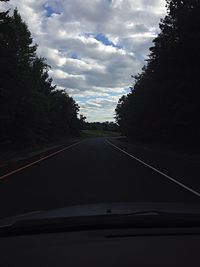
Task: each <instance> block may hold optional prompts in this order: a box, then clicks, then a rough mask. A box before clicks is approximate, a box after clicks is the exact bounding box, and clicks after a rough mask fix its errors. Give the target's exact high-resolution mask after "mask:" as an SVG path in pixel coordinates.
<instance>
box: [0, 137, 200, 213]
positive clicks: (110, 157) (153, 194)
mask: <svg viewBox="0 0 200 267" xmlns="http://www.w3.org/2000/svg"><path fill="white" fill-rule="evenodd" d="M113 140H114V139H112V138H111V139H109V141H110V142H111V143H113ZM38 159H39V157H38ZM174 178H176V177H174ZM127 201H131V202H146V201H147V202H199V201H200V198H199V197H198V196H197V195H195V194H194V193H192V192H190V191H188V190H186V189H184V188H183V187H181V186H180V185H178V184H176V183H174V182H173V181H171V180H169V179H167V178H166V177H164V176H163V175H162V174H159V173H158V172H156V171H154V170H152V169H151V168H149V167H148V166H146V165H144V164H142V163H141V162H138V161H137V160H135V159H134V158H133V157H130V156H129V155H128V154H125V153H123V151H120V150H119V149H117V148H115V147H113V146H112V145H111V144H109V143H108V142H107V140H106V138H103V137H102V138H101V137H99V138H91V139H87V140H83V141H81V142H80V143H78V144H76V145H73V146H71V147H69V148H68V149H66V150H63V151H62V152H60V153H57V154H54V155H53V156H52V157H49V158H46V159H45V160H42V161H39V162H37V163H36V164H34V165H32V166H29V167H28V168H25V169H23V170H21V171H19V172H17V173H14V174H11V175H9V176H7V177H5V179H1V180H0V217H5V216H10V215H16V214H22V213H25V212H30V211H35V210H46V209H53V208H61V207H65V206H68V205H74V204H77V205H79V204H89V203H90V204H91V203H106V202H127Z"/></svg>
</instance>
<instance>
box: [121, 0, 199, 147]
mask: <svg viewBox="0 0 200 267" xmlns="http://www.w3.org/2000/svg"><path fill="white" fill-rule="evenodd" d="M166 7H167V15H166V16H165V18H164V19H162V20H161V21H160V24H159V27H160V33H159V35H158V36H157V37H156V38H155V39H154V40H153V45H152V47H151V48H150V52H149V56H148V59H147V62H146V64H145V66H144V67H143V69H142V70H141V72H140V73H138V74H137V75H134V76H133V79H134V80H133V86H132V87H131V88H130V89H131V91H130V93H129V94H127V95H124V96H122V97H121V98H120V100H119V102H118V104H117V107H116V122H117V123H118V125H119V127H120V130H121V132H122V133H123V134H125V135H127V136H128V137H130V138H132V139H135V140H140V141H142V142H156V143H164V144H169V143H170V144H180V145H188V146H192V145H194V146H200V138H199V136H200V123H199V114H200V104H199V99H200V98H199V97H200V94H199V90H200V86H199V62H200V28H199V27H200V1H199V0H190V1H188V0H181V1H180V0H167V2H166Z"/></svg>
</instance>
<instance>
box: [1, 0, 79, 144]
mask: <svg viewBox="0 0 200 267" xmlns="http://www.w3.org/2000/svg"><path fill="white" fill-rule="evenodd" d="M1 1H2V0H1ZM36 50H37V45H34V44H33V40H32V37H31V33H30V31H29V30H28V27H27V25H26V24H25V22H23V21H22V19H21V17H20V15H19V13H18V11H17V10H15V11H14V13H13V15H10V14H9V12H1V13H0V144H1V145H2V144H4V145H6V146H9V145H15V146H16V145H17V146H20V147H23V146H33V145H37V144H41V143H44V142H49V141H53V140H58V139H61V138H64V137H67V136H69V135H74V134H77V133H78V131H79V126H80V125H79V124H80V123H79V120H78V118H77V113H78V111H79V107H78V105H77V104H76V103H75V101H74V100H73V99H72V98H71V97H69V96H68V95H67V93H66V92H65V91H61V90H57V89H56V86H54V85H52V79H51V78H50V77H49V75H48V69H49V66H48V65H47V63H46V61H45V59H44V58H40V57H38V56H37V54H36Z"/></svg>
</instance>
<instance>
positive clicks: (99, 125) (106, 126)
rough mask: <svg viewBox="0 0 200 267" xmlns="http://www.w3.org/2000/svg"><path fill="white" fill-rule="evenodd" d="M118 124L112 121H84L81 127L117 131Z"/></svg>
mask: <svg viewBox="0 0 200 267" xmlns="http://www.w3.org/2000/svg"><path fill="white" fill-rule="evenodd" d="M118 128H119V127H118V125H117V124H116V123H114V122H112V121H111V122H109V121H105V122H85V124H84V125H83V129H85V130H99V131H111V132H118V130H119V129H118Z"/></svg>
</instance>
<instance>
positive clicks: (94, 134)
mask: <svg viewBox="0 0 200 267" xmlns="http://www.w3.org/2000/svg"><path fill="white" fill-rule="evenodd" d="M82 135H83V137H115V136H120V133H117V132H110V131H100V130H82Z"/></svg>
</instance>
